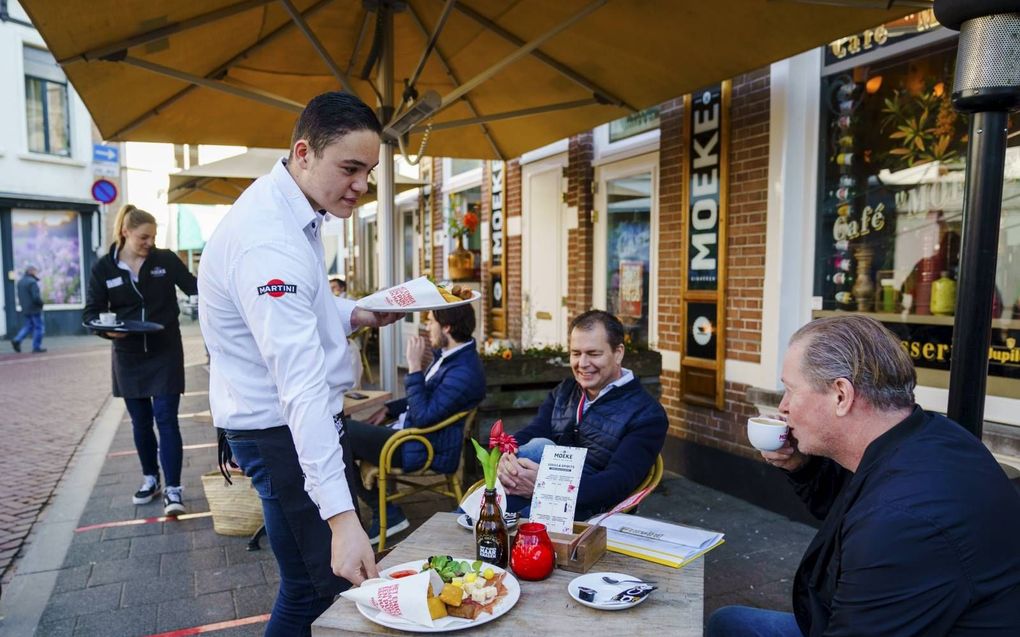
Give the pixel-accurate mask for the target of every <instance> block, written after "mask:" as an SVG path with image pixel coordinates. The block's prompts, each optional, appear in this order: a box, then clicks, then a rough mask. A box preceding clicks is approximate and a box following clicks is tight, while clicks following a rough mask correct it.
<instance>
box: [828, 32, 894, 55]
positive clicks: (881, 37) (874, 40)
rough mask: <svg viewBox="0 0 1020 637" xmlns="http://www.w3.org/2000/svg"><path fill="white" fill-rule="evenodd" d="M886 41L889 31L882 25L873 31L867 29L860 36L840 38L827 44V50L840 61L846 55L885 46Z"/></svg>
mask: <svg viewBox="0 0 1020 637" xmlns="http://www.w3.org/2000/svg"><path fill="white" fill-rule="evenodd" d="M888 39H889V30H888V29H886V28H885V26H884V25H883V26H880V27H876V28H874V29H868V30H867V31H865V32H864V33H861V34H860V35H851V36H849V37H846V38H840V39H838V40H836V41H835V42H832V43H830V44H829V50H830V51H832V54H833V55H835V56H836V57H837V58H839V59H840V60H842V59H843V58H845V57H846V56H847V54H848V53H849V54H850V55H857V54H858V53H860V52H861V51H867V50H868V49H870V48H872V47H874V46H875V45H878V46H881V45H883V44H885V43H886V40H888Z"/></svg>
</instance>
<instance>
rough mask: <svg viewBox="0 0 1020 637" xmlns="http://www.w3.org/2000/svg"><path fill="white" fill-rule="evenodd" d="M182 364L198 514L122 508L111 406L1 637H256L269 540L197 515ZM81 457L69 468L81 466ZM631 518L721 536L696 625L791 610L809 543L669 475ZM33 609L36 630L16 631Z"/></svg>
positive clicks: (411, 509) (130, 455) (267, 598)
mask: <svg viewBox="0 0 1020 637" xmlns="http://www.w3.org/2000/svg"><path fill="white" fill-rule="evenodd" d="M186 361H187V364H188V367H187V381H188V382H187V386H188V388H189V393H188V394H186V395H185V396H184V398H183V399H182V402H181V409H180V413H181V415H182V418H181V431H182V435H183V438H184V444H185V446H186V447H185V461H184V475H183V483H184V486H185V491H184V496H185V502H186V504H187V507H188V512H189V513H191V514H196V515H194V516H191V517H189V519H185V520H179V521H161V520H160V519H159V516H161V514H162V505H161V503H159V502H153V503H150V504H148V505H143V506H134V505H132V504H131V500H130V497H131V494H132V493H133V492H134V490H135V489H136V488H137V486H138V481H139V469H138V460H137V458H136V456H135V454H134V450H133V444H132V438H131V425H130V422H129V421H128V420H127V418H126V417H125V415H124V414H123V406H122V403H121V402H120V401H110V402H109V403H108V405H107V408H106V410H105V411H104V414H105V416H106V417H107V418H108V419H110V422H109V423H108V424H107V425H105V426H106V427H107V428H108V432H107V433H106V438H105V440H104V439H103V436H102V431H101V430H102V428H103V426H104V425H103V423H102V422H101V421H102V417H101V418H100V419H98V420H97V422H96V424H95V425H94V426H93V429H92V431H90V433H89V436H88V440H87V441H86V443H85V445H83V448H82V449H80V450H79V454H82V453H86V454H87V453H88V445H89V443H92V445H93V447H97V446H99V445H102V444H105V447H103V448H101V449H98V451H95V450H93V454H94V455H93V461H92V464H93V468H92V471H93V473H92V478H91V482H93V483H94V484H93V483H90V484H82V485H72V484H68V480H66V479H65V480H64V481H62V482H61V485H60V487H59V488H58V496H57V498H56V501H55V502H54V504H53V508H47V510H46V512H45V513H44V516H43V519H44V520H50V521H52V520H51V519H52V518H58V519H59V518H60V516H61V515H65V516H66V510H68V509H69V508H73V507H70V506H69V505H67V504H66V503H67V502H68V501H69V500H70V501H72V502H73V498H67V497H63V498H62V495H66V494H67V493H69V492H70V493H73V492H74V491H75V489H77V490H78V491H79V492H80V493H81V494H82V495H81V498H82V499H84V498H87V500H86V501H85V502H84V506H81V505H82V503H81V502H80V501H79V503H78V504H79V508H81V509H83V510H82V511H81V513H80V516H78V517H76V518H74V519H72V520H69V521H68V522H67V523H66V529H67V531H66V533H64V536H65V539H64V540H63V543H64V546H60V545H59V542H57V541H53V542H49V541H32V539H33V538H30V541H31V544H30V546H29V551H28V554H26V555H25V556H24V557H23V558H21V559H20V560H19V561H18V562H16V563H15V567H14V571H15V577H14V579H13V581H12V582H11V584H10V586H5V590H4V603H3V606H2V609H3V610H2V612H3V613H4V614H5V615H6V617H5V618H4V619H3V620H2V621H0V634H2V635H7V634H11V635H19V636H20V635H28V634H32V633H31V629H30V628H31V627H32V626H37V628H36V631H35V634H36V635H45V636H47V637H49V636H63V635H75V636H83V635H96V636H99V635H102V636H104V637H105V636H132V635H160V634H164V633H169V634H172V635H175V636H183V635H189V634H199V632H201V633H202V634H212V635H217V636H220V635H223V636H226V635H229V636H232V637H233V636H241V635H261V634H262V631H263V630H264V627H265V626H264V622H265V620H266V617H267V614H268V613H269V611H270V609H271V607H272V602H273V599H274V597H275V594H276V587H277V581H278V574H277V572H276V564H275V561H274V560H273V556H272V552H271V550H270V549H269V546H268V541H267V540H265V539H263V541H262V545H263V549H262V550H260V551H256V552H248V551H247V550H246V544H247V538H235V537H224V536H220V535H217V534H216V533H215V532H214V531H213V529H212V519H211V518H210V517H208V516H203V515H201V514H202V513H205V512H207V511H208V504H207V502H206V500H205V498H204V494H203V490H202V485H201V479H200V478H201V475H202V474H203V473H207V472H210V471H214V470H215V468H216V448H215V433H214V430H213V427H212V425H211V423H210V421H209V417H208V415H207V410H208V395H207V393H205V389H206V388H207V387H208V373H207V371H206V369H205V368H204V366H203V364H202V363H204V352H203V351H202V350H201V348H200V347H194V346H192V347H188V348H187V353H186ZM79 454H76V456H75V459H74V464H75V465H76V468H77V467H80V466H84V465H87V464H88V460H87V459H85V458H82V457H79ZM62 502H63V503H64V504H63V505H61V503H62ZM61 508H63V509H65V511H61V510H60V509H61ZM450 508H451V507H450V503H449V502H448V501H447V500H444V499H441V498H438V497H432V496H430V495H423V496H421V497H420V499H418V500H415V501H412V502H409V503H407V504H406V505H404V510H405V512H406V513H407V514H408V517H409V519H410V521H411V523H412V529H413V528H416V527H417V526H418V525H419V524H420V523H421V522H423V521H424V520H426V519H427V518H428V517H430V516H431V515H432V514H433V513H435V512H437V511H446V510H449V509H450ZM641 514H642V515H646V516H650V517H659V518H663V519H667V520H672V521H677V522H682V523H688V524H694V525H698V526H704V527H707V528H711V529H715V530H719V531H722V532H724V533H726V540H727V541H726V544H725V545H723V546H722V547H720V548H719V549H716V550H715V551H713V552H711V553H709V554H708V555H707V556H706V558H705V559H706V560H707V562H706V584H705V598H706V607H705V617H706V618H707V617H708V615H709V614H710V613H711V612H712V611H713V610H714V609H715V608H718V607H719V606H722V605H726V604H734V603H737V604H748V605H753V606H761V607H766V608H776V609H787V610H788V609H789V607H790V601H789V599H790V588H791V582H792V577H793V573H794V570H795V569H796V567H797V564H798V561H799V558H800V555H801V553H802V552H803V550H804V548H805V547H806V546H807V543H808V542H809V540H810V539H811V537H812V535H813V534H814V531H813V529H811V528H810V527H807V526H804V525H801V524H797V523H794V522H791V521H789V520H787V519H786V518H783V517H781V516H778V515H775V514H773V513H770V512H767V511H764V510H763V509H759V508H757V507H754V506H752V505H750V504H747V503H745V502H743V501H740V500H737V499H735V498H732V497H729V496H727V495H724V494H722V493H719V492H716V491H712V490H710V489H707V488H705V487H702V486H700V485H698V484H695V483H693V482H691V481H689V480H686V479H684V478H682V477H679V476H673V475H669V474H667V477H666V478H665V479H664V480H663V482H662V484H661V486H660V487H659V489H658V490H657V491H656V492H655V493H654V494H653V495H652V496H650V497H649V498H648V499H647V500H646V502H645V503H644V504H642V507H641ZM40 526H45V525H40ZM451 532H462V531H460V530H459V529H451ZM35 535H36V531H35V530H33V536H35ZM52 535H54V537H56V536H58V535H59V534H52ZM405 536H406V534H402V535H398V536H396V538H395V539H396V540H397V541H399V540H400V539H401V538H402V537H405ZM66 538H69V539H66ZM56 539H59V538H56ZM65 548H66V555H65V554H64V550H65ZM47 560H49V561H50V564H49V566H47ZM55 560H58V561H56V563H52V562H54V561H55ZM33 578H34V579H33ZM47 579H48V580H49V586H48V587H47V586H46V584H47V581H46V580H47ZM15 602H16V603H15ZM33 608H35V609H37V611H36V615H37V617H36V618H35V621H34V623H30V624H28V626H29V630H24V629H25V627H26V624H25V623H24V622H26V621H29V622H31V621H32V617H31V615H32V612H31V611H32V609H33ZM12 630H17V632H11V631H12Z"/></svg>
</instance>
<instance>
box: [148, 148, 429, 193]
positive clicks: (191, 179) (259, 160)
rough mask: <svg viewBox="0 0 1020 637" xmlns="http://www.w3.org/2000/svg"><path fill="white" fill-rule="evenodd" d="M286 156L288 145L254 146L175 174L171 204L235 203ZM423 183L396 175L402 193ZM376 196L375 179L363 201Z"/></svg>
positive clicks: (171, 182) (171, 180) (171, 177)
mask: <svg viewBox="0 0 1020 637" xmlns="http://www.w3.org/2000/svg"><path fill="white" fill-rule="evenodd" d="M286 155H287V149H286V148H250V149H248V152H245V153H242V154H240V155H235V156H233V157H227V158H226V159H220V160H218V161H213V162H209V163H208V164H199V165H198V166H192V167H191V168H189V169H187V170H182V171H181V172H179V173H174V174H172V175H170V190H169V192H168V193H167V203H184V204H210V205H214V204H232V203H234V200H235V199H237V197H238V195H240V194H241V193H242V192H244V189H245V188H247V187H248V186H250V185H251V182H253V181H254V180H256V179H258V178H259V177H261V176H262V175H265V174H267V173H269V171H270V170H272V168H273V164H275V163H276V162H277V161H279V160H280V158H281V157H284V156H286ZM373 177H374V175H373ZM423 184H424V182H421V181H418V180H417V179H412V178H410V177H405V176H403V175H400V174H398V175H396V191H397V192H398V193H399V192H404V191H405V190H410V189H412V188H417V187H419V186H421V185H423ZM375 198H376V185H375V181H374V179H373V180H372V181H370V182H369V186H368V192H367V193H366V194H365V195H363V196H362V197H361V199H360V200H359V203H361V204H366V203H369V202H372V201H375Z"/></svg>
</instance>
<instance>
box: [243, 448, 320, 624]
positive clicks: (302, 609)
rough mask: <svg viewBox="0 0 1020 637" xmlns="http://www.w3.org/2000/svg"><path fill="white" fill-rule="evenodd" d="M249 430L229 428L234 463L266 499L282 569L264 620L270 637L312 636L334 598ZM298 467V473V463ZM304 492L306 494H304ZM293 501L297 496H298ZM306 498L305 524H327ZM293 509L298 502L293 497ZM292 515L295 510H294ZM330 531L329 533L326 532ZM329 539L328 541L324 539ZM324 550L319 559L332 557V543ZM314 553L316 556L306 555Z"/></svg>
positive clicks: (271, 534) (269, 531)
mask: <svg viewBox="0 0 1020 637" xmlns="http://www.w3.org/2000/svg"><path fill="white" fill-rule="evenodd" d="M247 433H248V432H234V431H230V430H228V431H227V442H228V443H229V444H230V450H231V452H232V453H233V455H234V462H236V463H237V464H238V466H240V467H241V469H243V470H244V473H245V475H246V476H248V477H249V478H251V482H252V486H254V487H255V490H256V491H258V494H259V498H261V499H262V514H263V517H264V518H265V525H266V535H268V536H269V544H270V545H271V546H272V547H273V555H274V556H275V557H276V563H277V565H278V566H279V569H280V590H279V592H278V593H277V595H276V602H275V603H274V604H273V611H272V615H271V616H270V617H269V623H268V624H267V625H266V632H265V635H266V637H297V636H310V635H311V634H312V629H311V626H312V622H313V621H315V619H316V618H317V617H318V616H319V615H321V614H322V613H323V611H325V610H326V609H327V608H329V606H330V604H332V603H333V597H332V596H328V597H324V596H322V595H320V594H319V593H318V592H317V591H316V589H315V584H314V582H313V579H312V575H311V574H310V573H309V569H308V566H307V565H306V563H305V557H303V555H304V554H305V553H307V551H306V550H303V548H302V546H301V543H300V541H299V539H298V538H297V537H296V536H295V531H294V529H293V528H292V525H291V524H292V523H291V521H290V520H288V517H287V514H286V512H285V511H284V507H283V504H281V499H280V493H279V490H278V489H274V484H275V483H277V482H282V481H283V480H277V479H276V478H274V476H273V475H272V473H273V472H272V471H271V470H270V468H269V465H268V464H267V463H266V461H265V459H264V458H263V457H262V452H261V450H260V449H259V442H258V441H257V440H255V439H253V438H251V437H245V436H246V434H247ZM295 470H297V471H299V472H300V468H296V469H295ZM301 495H304V494H301ZM294 499H295V500H296V499H297V498H294ZM303 501H307V502H306V503H304V506H302V507H301V508H302V509H307V510H304V511H303V515H300V514H298V516H299V517H304V518H305V520H306V525H311V524H326V523H325V522H323V521H322V520H321V519H320V518H319V512H318V510H317V509H316V508H315V505H314V504H313V503H312V501H311V499H310V498H308V496H306V495H305V496H304V498H303ZM288 506H290V507H291V509H294V508H295V506H297V503H296V502H293V501H292V502H291V503H289V505H288ZM291 515H292V517H294V511H293V510H292V511H291ZM327 536H328V534H327ZM326 541H327V542H328V540H326ZM319 548H320V550H321V551H322V552H323V555H322V556H319V557H320V559H322V558H324V559H325V560H326V562H327V563H328V561H329V554H330V547H329V545H328V544H327V545H326V546H321V547H319ZM307 557H309V558H313V559H314V556H307Z"/></svg>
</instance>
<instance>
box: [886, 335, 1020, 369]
mask: <svg viewBox="0 0 1020 637" xmlns="http://www.w3.org/2000/svg"><path fill="white" fill-rule="evenodd" d="M882 324H883V325H885V326H886V327H887V328H889V331H891V332H892V333H893V334H895V335H896V336H897V338H899V339H900V345H901V346H902V347H903V351H905V352H906V353H907V356H909V357H910V359H911V360H912V361H914V366H915V367H919V368H923V369H936V370H942V371H949V364H950V360H951V354H952V349H953V326H952V325H927V324H920V323H882ZM988 375H989V376H998V377H1000V378H1018V379H1020V330H1010V329H1002V328H996V327H994V326H993V328H992V341H991V345H990V346H989V347H988Z"/></svg>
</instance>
